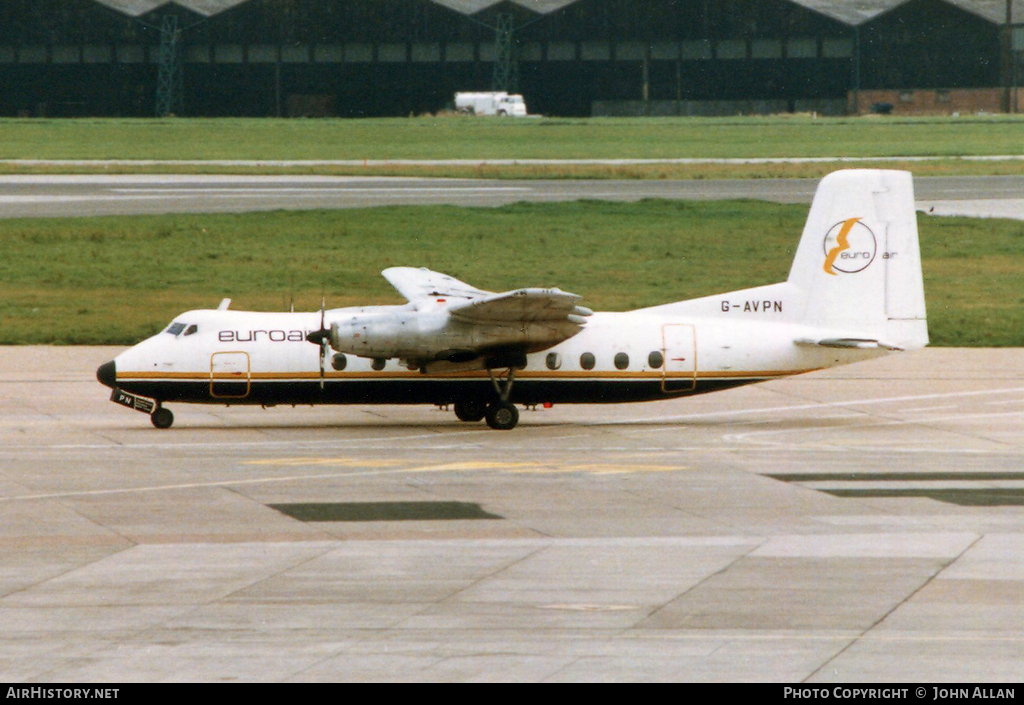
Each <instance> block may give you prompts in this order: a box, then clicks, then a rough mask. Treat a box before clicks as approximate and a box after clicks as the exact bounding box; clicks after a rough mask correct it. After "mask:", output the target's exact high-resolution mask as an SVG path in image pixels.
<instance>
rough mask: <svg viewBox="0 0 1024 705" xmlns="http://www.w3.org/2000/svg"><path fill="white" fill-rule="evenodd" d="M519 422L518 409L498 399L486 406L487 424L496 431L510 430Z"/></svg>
mask: <svg viewBox="0 0 1024 705" xmlns="http://www.w3.org/2000/svg"><path fill="white" fill-rule="evenodd" d="M518 423H519V409H517V408H516V407H515V406H514V405H512V404H509V403H508V402H504V401H498V402H495V403H493V404H491V405H490V406H488V407H487V425H488V426H490V427H491V428H493V429H495V430H496V431H511V430H512V429H513V428H515V427H516V424H518Z"/></svg>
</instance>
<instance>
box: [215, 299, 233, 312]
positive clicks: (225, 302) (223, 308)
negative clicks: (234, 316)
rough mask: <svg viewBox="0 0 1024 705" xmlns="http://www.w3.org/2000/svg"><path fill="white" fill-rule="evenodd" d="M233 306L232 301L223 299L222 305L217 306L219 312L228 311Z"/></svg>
mask: <svg viewBox="0 0 1024 705" xmlns="http://www.w3.org/2000/svg"><path fill="white" fill-rule="evenodd" d="M230 305H231V299H221V300H220V304H219V305H218V306H217V310H218V311H227V310H228V306H230Z"/></svg>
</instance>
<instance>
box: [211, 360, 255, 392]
mask: <svg viewBox="0 0 1024 705" xmlns="http://www.w3.org/2000/svg"><path fill="white" fill-rule="evenodd" d="M251 386H252V372H251V369H250V366H249V353H247V352H243V351H230V352H215V353H213V354H212V355H210V396H211V397H214V398H215V399H244V398H245V397H247V396H249V391H250V389H251Z"/></svg>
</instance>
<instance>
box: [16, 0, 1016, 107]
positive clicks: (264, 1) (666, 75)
mask: <svg viewBox="0 0 1024 705" xmlns="http://www.w3.org/2000/svg"><path fill="white" fill-rule="evenodd" d="M1021 80H1024V0H1009V1H1008V0H173V1H171V0H0V85H3V88H4V90H3V91H0V115H3V116H18V115H21V116H86V115H90V116H91V115H95V116H152V115H154V114H158V115H165V114H177V115H194V116H278V115H281V116H287V115H293V116H301V115H309V116H317V115H338V116H348V117H359V116H393V115H401V116H404V115H410V114H420V113H427V112H436V111H439V110H442V109H444V108H445V107H446V106H448V105H450V103H451V101H452V98H453V95H454V93H455V92H456V91H465V90H491V89H495V88H507V89H511V90H513V91H516V90H518V92H521V93H523V94H524V96H525V97H526V101H527V104H528V106H529V108H530V110H531V112H538V113H542V114H548V115H564V116H585V115H622V114H626V115H635V114H641V115H642V114H650V115H677V114H678V115H727V114H736V113H745V114H749V113H773V112H793V111H796V112H811V111H815V112H819V113H824V114H844V113H848V112H864V111H865V110H867V109H868V106H869V105H877V104H879V103H884V102H889V103H891V104H895V107H896V111H897V112H953V111H967V112H978V111H991V112H996V111H1008V110H1013V111H1020V110H1022V109H1024V96H1021V91H1019V90H1018V89H1017V83H1018V81H1021Z"/></svg>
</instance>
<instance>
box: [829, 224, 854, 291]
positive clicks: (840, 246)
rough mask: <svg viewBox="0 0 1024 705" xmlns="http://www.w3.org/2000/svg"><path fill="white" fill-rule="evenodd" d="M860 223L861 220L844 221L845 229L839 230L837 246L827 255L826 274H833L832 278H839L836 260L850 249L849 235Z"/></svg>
mask: <svg viewBox="0 0 1024 705" xmlns="http://www.w3.org/2000/svg"><path fill="white" fill-rule="evenodd" d="M858 222H860V218H848V219H847V220H845V221H843V227H841V228H840V229H839V234H838V235H836V246H835V247H833V248H832V249H831V250H829V251H828V254H826V255H825V274H831V275H832V276H834V277H835V276H839V274H838V272H836V270H835V268H834V265H835V263H836V258H837V257H839V255H840V254H841V253H843V252H845V251H846V250H848V249H850V240H849V235H850V231H851V230H853V226H854V225H856V224H857V223H858Z"/></svg>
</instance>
